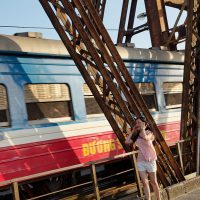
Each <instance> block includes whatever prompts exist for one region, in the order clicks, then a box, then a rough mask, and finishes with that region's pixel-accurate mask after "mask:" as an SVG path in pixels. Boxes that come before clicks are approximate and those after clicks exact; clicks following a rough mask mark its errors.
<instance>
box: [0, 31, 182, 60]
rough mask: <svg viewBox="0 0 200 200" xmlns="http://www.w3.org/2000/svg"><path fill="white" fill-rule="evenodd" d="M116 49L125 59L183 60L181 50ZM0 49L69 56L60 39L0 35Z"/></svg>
mask: <svg viewBox="0 0 200 200" xmlns="http://www.w3.org/2000/svg"><path fill="white" fill-rule="evenodd" d="M117 50H118V52H119V53H120V55H121V57H122V58H123V59H126V60H138V61H145V60H151V61H157V62H160V61H162V62H178V63H182V62H184V53H183V52H172V51H164V50H153V49H139V48H133V47H122V46H117ZM0 51H6V52H24V53H37V54H49V55H58V56H61V55H62V56H69V53H68V51H67V50H66V48H65V46H64V45H63V43H62V42H61V41H60V40H50V39H43V38H30V37H22V36H11V35H0Z"/></svg>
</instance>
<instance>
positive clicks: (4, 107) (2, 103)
mask: <svg viewBox="0 0 200 200" xmlns="http://www.w3.org/2000/svg"><path fill="white" fill-rule="evenodd" d="M9 125H10V124H9V109H8V99H7V91H6V88H5V86H3V85H0V127H8V126H9Z"/></svg>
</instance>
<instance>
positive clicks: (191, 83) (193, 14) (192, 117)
mask: <svg viewBox="0 0 200 200" xmlns="http://www.w3.org/2000/svg"><path fill="white" fill-rule="evenodd" d="M187 10H188V17H187V39H186V49H185V66H184V77H183V96H182V99H183V100H182V113H181V138H182V139H188V138H190V139H191V142H190V144H189V145H184V146H183V148H182V149H183V150H182V151H183V153H184V152H187V151H190V152H192V153H193V156H192V157H191V159H192V160H189V161H188V160H187V159H186V160H183V162H184V166H187V165H189V166H191V167H190V168H191V170H193V171H195V170H197V172H199V159H200V158H199V155H198V154H197V157H196V158H195V153H196V152H197V153H199V148H200V146H199V132H200V128H199V127H200V121H199V118H200V116H199V113H200V104H199V99H198V98H199V96H200V78H199V77H200V60H199V58H200V49H199V46H200V15H199V13H200V0H190V1H188V4H187ZM195 137H198V142H197V146H196V142H195V139H194V138H195ZM196 161H197V162H196ZM194 163H197V165H198V166H197V168H198V169H196V168H195V169H194V167H193V165H194ZM190 172H191V171H189V173H190Z"/></svg>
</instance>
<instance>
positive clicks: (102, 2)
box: [93, 0, 107, 21]
mask: <svg viewBox="0 0 200 200" xmlns="http://www.w3.org/2000/svg"><path fill="white" fill-rule="evenodd" d="M106 1H107V0H93V4H94V7H95V9H96V10H97V12H98V13H99V17H100V18H101V20H102V21H103V18H104V12H105V7H106Z"/></svg>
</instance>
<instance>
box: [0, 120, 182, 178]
mask: <svg viewBox="0 0 200 200" xmlns="http://www.w3.org/2000/svg"><path fill="white" fill-rule="evenodd" d="M159 127H160V130H161V132H162V133H163V135H164V137H165V139H166V141H167V142H168V144H169V145H172V144H174V143H175V142H176V141H178V140H179V139H180V122H175V123H168V124H162V125H160V126H159ZM123 152H124V150H123V149H122V147H121V145H120V143H119V142H118V139H117V138H116V135H115V134H114V133H113V132H104V133H96V134H89V135H82V136H76V137H71V138H66V139H57V140H49V141H43V142H36V143H30V144H23V145H18V146H14V147H7V148H1V149H0V181H4V180H9V179H13V178H17V177H22V176H27V175H31V174H34V173H39V172H43V171H48V170H53V169H58V168H61V167H67V166H70V165H75V164H79V163H86V162H89V161H94V160H99V159H103V158H108V157H110V156H114V155H117V154H121V153H123Z"/></svg>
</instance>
